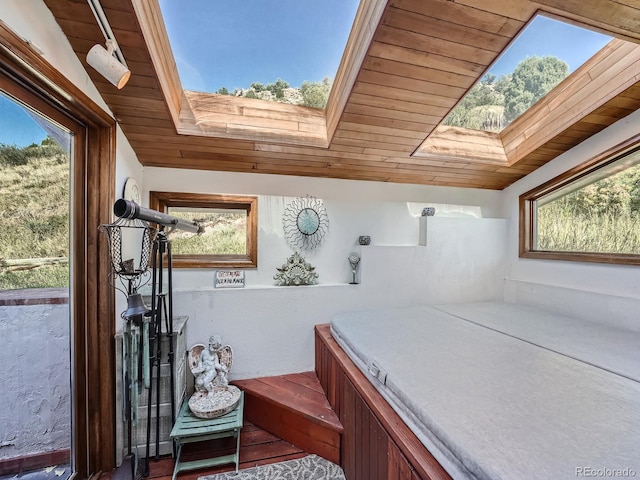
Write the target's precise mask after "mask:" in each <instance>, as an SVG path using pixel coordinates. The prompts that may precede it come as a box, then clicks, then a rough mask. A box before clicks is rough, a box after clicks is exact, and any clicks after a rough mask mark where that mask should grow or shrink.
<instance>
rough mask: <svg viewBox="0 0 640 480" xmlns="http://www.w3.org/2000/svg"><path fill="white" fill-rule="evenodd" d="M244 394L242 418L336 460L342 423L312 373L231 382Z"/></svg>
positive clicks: (338, 460)
mask: <svg viewBox="0 0 640 480" xmlns="http://www.w3.org/2000/svg"><path fill="white" fill-rule="evenodd" d="M232 383H233V384H234V385H236V386H238V387H239V388H240V389H242V390H244V395H245V407H244V416H245V418H246V419H247V420H248V421H249V422H251V423H253V424H255V425H257V426H259V427H260V428H262V429H264V430H266V431H268V432H271V433H272V434H274V435H277V436H278V437H280V438H281V439H283V440H285V441H287V442H290V443H292V444H293V445H295V446H297V447H299V448H301V449H303V450H304V451H306V452H309V453H315V454H316V455H319V456H321V457H323V458H326V459H327V460H329V461H331V462H334V463H337V464H339V463H340V439H341V434H342V425H341V424H340V420H338V417H337V416H336V414H335V413H334V411H333V409H332V408H331V406H330V405H329V402H328V400H327V397H326V395H325V393H324V391H323V390H322V387H321V386H320V382H319V381H318V378H317V377H316V374H315V372H304V373H294V374H289V375H278V376H275V377H262V378H253V379H249V380H236V381H233V382H232Z"/></svg>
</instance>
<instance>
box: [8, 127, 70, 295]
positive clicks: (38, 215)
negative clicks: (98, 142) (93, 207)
mask: <svg viewBox="0 0 640 480" xmlns="http://www.w3.org/2000/svg"><path fill="white" fill-rule="evenodd" d="M0 218H1V219H2V220H1V222H0V290H7V289H16V288H43V287H66V286H68V284H69V268H68V261H67V259H68V257H69V159H68V156H67V154H66V153H65V152H64V151H63V150H62V149H61V148H60V147H58V146H57V145H56V144H55V143H54V142H53V141H51V140H48V139H47V140H44V141H43V142H42V144H41V145H31V146H29V147H25V148H21V149H19V148H16V147H15V146H7V145H2V144H0ZM52 257H55V258H57V259H60V260H58V261H61V262H62V263H59V264H57V265H49V266H42V267H37V268H32V266H29V265H26V266H25V265H20V264H21V263H22V264H25V263H28V262H25V261H22V262H21V261H20V260H21V259H42V258H52ZM37 262H38V260H36V261H35V262H33V263H37Z"/></svg>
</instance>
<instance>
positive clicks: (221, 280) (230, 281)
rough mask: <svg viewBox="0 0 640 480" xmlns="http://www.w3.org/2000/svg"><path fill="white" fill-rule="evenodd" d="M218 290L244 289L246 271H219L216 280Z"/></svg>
mask: <svg viewBox="0 0 640 480" xmlns="http://www.w3.org/2000/svg"><path fill="white" fill-rule="evenodd" d="M215 287H216V288H243V287H244V270H218V271H216V279H215Z"/></svg>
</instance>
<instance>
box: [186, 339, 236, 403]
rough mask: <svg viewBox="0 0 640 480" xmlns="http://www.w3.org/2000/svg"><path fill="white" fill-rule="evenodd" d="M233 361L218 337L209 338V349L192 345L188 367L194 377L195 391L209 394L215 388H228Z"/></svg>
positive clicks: (227, 348) (231, 352) (228, 349)
mask: <svg viewBox="0 0 640 480" xmlns="http://www.w3.org/2000/svg"><path fill="white" fill-rule="evenodd" d="M232 361H233V351H232V350H231V347H230V346H229V345H225V346H224V347H223V346H222V339H221V338H220V335H212V336H211V337H210V338H209V347H208V348H205V346H204V345H202V344H198V345H194V346H193V347H192V348H191V350H189V365H190V367H191V373H193V375H194V377H195V387H196V391H199V392H204V391H206V392H209V393H211V392H212V391H213V390H214V388H215V387H222V388H227V387H228V386H229V379H228V374H229V370H230V369H231V363H232Z"/></svg>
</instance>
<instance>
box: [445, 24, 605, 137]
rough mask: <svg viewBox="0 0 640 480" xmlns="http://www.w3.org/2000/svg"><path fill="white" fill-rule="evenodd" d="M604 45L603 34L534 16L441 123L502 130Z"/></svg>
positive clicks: (494, 130)
mask: <svg viewBox="0 0 640 480" xmlns="http://www.w3.org/2000/svg"><path fill="white" fill-rule="evenodd" d="M610 40H611V37H609V36H607V35H603V34H600V33H597V32H593V31H591V30H587V29H585V28H580V27H577V26H574V25H569V24H567V23H564V22H561V21H558V20H554V19H551V18H549V17H545V16H542V15H538V16H536V17H535V18H534V19H533V20H532V21H531V22H530V23H529V25H527V27H526V28H525V30H524V31H523V32H522V33H521V34H520V35H519V36H518V37H517V38H516V40H515V41H514V42H513V43H512V44H511V45H510V46H509V48H507V50H506V51H505V52H504V53H503V54H502V55H501V57H500V58H499V59H498V61H497V62H496V63H495V64H494V65H493V66H492V67H491V68H490V69H489V71H488V73H487V74H486V75H485V76H484V77H483V78H482V79H481V80H480V81H479V82H478V83H477V84H476V85H475V86H474V87H473V88H472V89H471V90H469V92H467V94H466V95H465V96H464V97H463V98H462V100H461V101H460V103H458V105H457V106H456V107H455V108H454V109H453V110H452V111H451V113H450V114H449V115H448V116H447V118H446V119H445V122H444V124H445V125H452V126H457V127H464V128H470V129H473V130H484V131H491V132H500V131H502V130H503V129H504V128H506V127H507V126H508V125H509V124H510V123H511V122H513V121H514V120H515V119H516V118H518V117H519V116H520V115H522V114H523V113H524V112H526V111H527V110H528V109H529V108H530V107H531V106H533V105H534V104H535V103H536V102H537V101H538V100H540V99H541V98H542V97H543V96H544V95H546V94H547V93H548V92H549V91H551V90H552V89H553V88H554V87H555V86H556V85H558V84H559V83H560V82H561V81H562V80H564V79H565V78H566V77H567V76H568V75H569V74H571V73H572V72H574V71H575V70H577V69H578V68H580V67H581V66H582V65H583V64H584V63H585V62H586V61H587V60H589V59H590V58H591V57H593V55H595V54H596V53H597V52H598V51H599V50H601V49H602V48H603V47H604V46H605V45H606V44H607V43H609V41H610Z"/></svg>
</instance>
